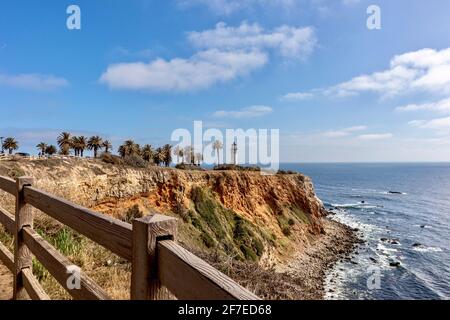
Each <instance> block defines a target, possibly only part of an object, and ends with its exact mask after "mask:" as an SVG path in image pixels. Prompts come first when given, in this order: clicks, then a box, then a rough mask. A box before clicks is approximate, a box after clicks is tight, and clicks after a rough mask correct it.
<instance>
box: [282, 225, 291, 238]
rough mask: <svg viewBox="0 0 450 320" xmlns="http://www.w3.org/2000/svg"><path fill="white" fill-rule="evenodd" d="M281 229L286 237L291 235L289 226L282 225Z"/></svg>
mask: <svg viewBox="0 0 450 320" xmlns="http://www.w3.org/2000/svg"><path fill="white" fill-rule="evenodd" d="M282 231H283V234H284V235H285V236H286V237H289V236H290V235H291V229H290V228H289V227H283V229H282Z"/></svg>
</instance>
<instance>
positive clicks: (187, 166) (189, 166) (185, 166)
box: [175, 163, 205, 171]
mask: <svg viewBox="0 0 450 320" xmlns="http://www.w3.org/2000/svg"><path fill="white" fill-rule="evenodd" d="M175 168H176V169H179V170H196V171H205V169H203V168H202V167H200V166H197V165H194V164H186V163H181V164H177V165H176V166H175Z"/></svg>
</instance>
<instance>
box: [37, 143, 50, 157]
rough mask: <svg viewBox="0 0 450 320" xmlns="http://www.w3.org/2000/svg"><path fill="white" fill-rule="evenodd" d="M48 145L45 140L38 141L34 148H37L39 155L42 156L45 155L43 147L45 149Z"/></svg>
mask: <svg viewBox="0 0 450 320" xmlns="http://www.w3.org/2000/svg"><path fill="white" fill-rule="evenodd" d="M47 147H48V145H47V144H46V143H45V142H41V143H39V144H38V145H37V146H36V148H38V150H39V156H40V157H41V156H44V155H45V149H47Z"/></svg>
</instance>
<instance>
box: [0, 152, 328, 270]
mask: <svg viewBox="0 0 450 320" xmlns="http://www.w3.org/2000/svg"><path fill="white" fill-rule="evenodd" d="M0 174H1V175H9V176H12V177H14V176H20V175H27V176H32V177H34V178H35V185H36V186H37V187H39V188H41V189H43V190H45V191H47V192H50V193H53V194H55V195H58V196H60V197H63V198H65V199H68V200H70V201H73V202H75V203H77V204H80V205H83V206H86V207H90V208H92V209H94V210H96V211H100V212H103V213H105V214H108V215H111V216H115V217H117V218H121V219H124V218H126V215H127V214H128V215H129V212H132V211H130V208H134V209H136V208H138V209H139V210H138V211H141V212H143V213H144V214H146V213H148V212H150V211H151V210H153V209H156V210H158V211H160V212H162V213H164V214H169V215H174V216H177V217H179V218H180V220H181V221H182V222H181V223H180V224H181V226H180V240H181V241H183V242H184V243H186V244H187V245H188V246H195V247H197V248H200V249H204V250H218V251H221V252H224V253H226V254H228V255H230V254H231V255H233V256H235V257H237V258H242V259H252V260H257V261H260V262H261V263H271V262H274V261H276V260H277V259H282V257H283V255H286V254H287V253H288V252H289V251H291V250H293V248H294V246H295V249H296V251H297V250H299V249H300V250H301V249H302V248H306V247H307V246H308V245H309V244H310V243H311V241H313V240H314V239H315V237H317V236H319V235H320V234H321V233H323V227H322V222H321V218H322V217H323V216H324V215H325V210H324V208H323V205H322V203H321V201H320V200H319V199H318V198H317V197H316V195H315V192H314V188H313V185H312V182H311V180H310V179H309V178H308V177H306V176H304V175H301V174H291V175H274V176H264V175H261V174H260V173H257V172H238V171H223V172H215V171H204V172H203V171H180V170H175V169H163V168H153V167H152V168H149V169H135V168H125V167H118V166H114V165H110V164H105V163H102V162H101V161H94V160H81V159H78V160H77V159H72V160H56V159H53V160H42V161H41V160H40V161H25V160H21V161H17V162H13V161H8V162H5V161H3V162H0ZM135 211H136V210H135Z"/></svg>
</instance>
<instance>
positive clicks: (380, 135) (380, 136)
mask: <svg viewBox="0 0 450 320" xmlns="http://www.w3.org/2000/svg"><path fill="white" fill-rule="evenodd" d="M393 136H394V135H393V134H392V133H374V134H362V135H360V136H358V138H359V139H362V140H385V139H390V138H392V137H393Z"/></svg>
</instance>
